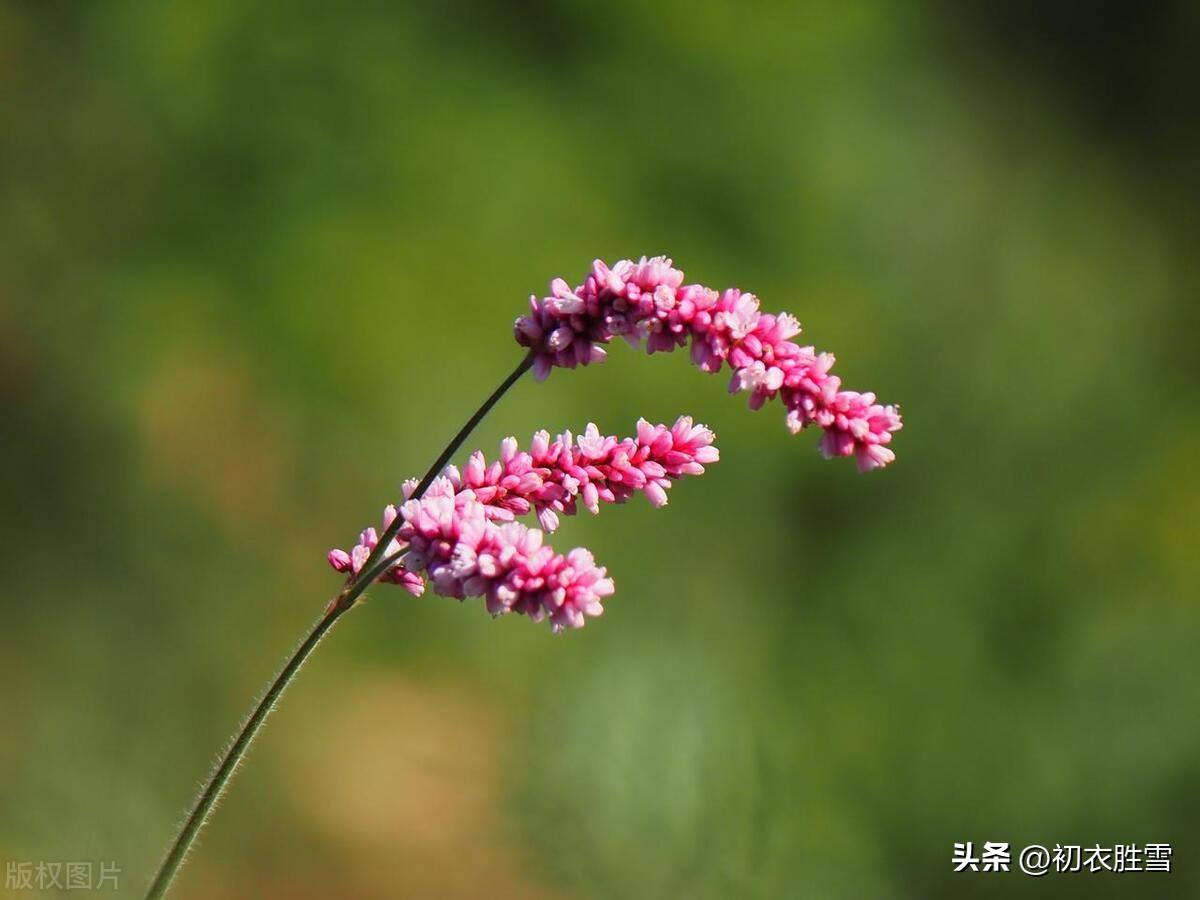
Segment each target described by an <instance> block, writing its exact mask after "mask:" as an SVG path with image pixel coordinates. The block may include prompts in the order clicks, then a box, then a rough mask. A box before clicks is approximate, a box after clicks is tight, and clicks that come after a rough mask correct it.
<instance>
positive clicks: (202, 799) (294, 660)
mask: <svg viewBox="0 0 1200 900" xmlns="http://www.w3.org/2000/svg"><path fill="white" fill-rule="evenodd" d="M532 365H533V354H532V353H530V354H529V355H527V356H526V357H525V358H524V359H522V360H521V363H520V364H519V365H518V366H517V367H516V369H514V370H513V372H512V373H511V374H510V375H509V376H508V377H507V378H506V379H504V381H503V382H502V383H501V385H500V387H498V388H496V390H494V391H493V392H492V394H491V396H489V397H488V398H487V400H485V401H484V402H483V405H482V406H480V407H479V409H477V410H476V411H475V413H474V415H472V416H471V418H470V419H468V420H467V424H466V425H464V426H463V427H462V428H461V429H459V432H458V434H456V435H455V436H454V438H453V439H452V440H451V441H450V444H449V445H448V446H447V447H446V449H445V450H443V451H442V454H441V456H439V457H438V459H437V461H436V462H435V463H434V464H433V465H432V466H431V467H430V468H429V471H428V472H426V473H425V477H424V478H422V479H421V483H420V484H419V485H418V486H417V489H416V490H415V491H414V492H413V494H412V496H413V497H420V496H421V495H423V494H424V493H425V492H426V491H427V490H429V486H430V484H432V483H433V480H434V478H436V477H437V476H438V474H439V473H440V472H441V471H442V469H444V468H445V467H446V464H447V463H448V462H449V461H450V458H451V457H452V456H453V455H454V454H455V452H456V451H457V450H458V448H459V447H460V446H462V443H463V441H465V440H466V439H467V436H468V435H469V434H470V433H471V432H472V431H473V430H474V429H475V426H477V425H478V424H479V423H480V422H481V421H482V420H483V417H484V416H486V415H487V414H488V412H490V411H491V409H492V407H493V406H495V405H496V404H497V403H498V402H499V400H500V398H501V397H503V396H504V394H505V393H506V392H507V391H508V389H509V388H511V387H512V386H513V385H514V384H516V383H517V381H518V380H519V379H520V377H521V376H522V375H524V374H525V373H526V372H527V371H529V369H530V367H532ZM400 525H401V519H400V517H399V516H397V517H396V520H395V522H393V523H392V526H391V527H390V528H388V530H387V531H386V532H385V533H384V534H383V536H382V537H381V538H380V539H379V542H378V543H377V544H376V545H375V549H374V550H373V551H372V553H371V555H370V556H369V557H368V558H367V561H366V563H364V564H363V567H362V568H361V569H360V570H359V574H358V575H357V576H351V578H349V579H348V580H347V581H346V584H345V586H344V587H343V588H342V590H341V593H339V594H338V595H337V596H336V597H335V598H334V599H333V600H332V601H330V603H329V606H328V607H327V608H326V610H325V614H324V615H323V616H321V618H320V619H319V620H318V621H317V623H316V624H315V625H314V626H313V627H312V630H311V631H310V632H309V633H308V636H307V637H306V638H305V639H304V640H303V641H302V642H301V644H300V646H299V647H297V648H296V651H295V652H294V653H293V654H292V656H291V658H290V659H289V660H288V661H287V662H286V663H285V664H284V666H283V668H282V669H281V670H280V672H279V674H278V675H276V676H275V680H274V681H272V682H271V684H270V686H269V687H268V688H267V690H266V693H264V694H263V695H262V697H261V699H260V700H259V701H258V703H257V704H256V705H255V707H254V711H253V712H251V713H250V717H249V718H248V719H246V721H245V723H243V725H242V727H241V729H240V730H239V731H238V733H237V736H236V737H235V738H234V739H233V743H232V744H231V745H230V747H229V749H228V750H226V751H225V755H224V756H222V757H221V762H220V763H218V764H217V768H216V769H215V770H214V771H213V773H212V775H211V776H209V779H208V781H207V782H206V783H205V785H204V789H203V790H201V791H200V796H199V797H197V798H196V803H195V805H194V806H193V807H192V810H191V812H190V813H188V817H187V820H186V821H185V822H184V823H183V828H182V829H180V831H179V835H178V836H177V837H176V838H175V842H174V843H173V844H171V849H170V850H169V851H168V852H167V856H166V859H164V860H163V862H162V865H160V866H159V868H158V872H157V873H156V874H155V876H154V881H153V882H151V884H150V889H149V890H148V891H147V892H146V900H158V898H160V897H163V896H164V895H165V894H166V893H167V891H168V890H169V889H170V887H171V882H172V881H173V880H174V879H175V876H176V875H177V874H178V872H179V869H180V867H181V866H182V865H183V863H184V860H186V859H187V855H188V851H189V850H190V849H191V847H192V844H194V843H195V842H196V837H197V835H199V833H200V830H201V829H202V828H203V827H204V823H205V822H206V821H208V817H209V816H210V815H212V811H213V807H214V806H216V804H217V801H218V800H220V799H221V796H222V795H223V794H224V793H225V790H226V788H227V787H228V785H229V780H230V779H231V778H232V777H233V773H234V772H235V771H236V770H237V767H238V764H239V763H240V762H241V761H242V759H243V758H244V757H245V756H246V752H247V751H248V750H249V749H250V745H251V744H252V743H254V738H255V737H257V736H258V732H259V730H260V729H261V728H262V726H263V723H264V722H265V721H266V719H267V716H269V715H270V714H271V710H273V709H274V708H275V704H276V703H278V702H279V698H280V697H282V696H283V692H284V691H285V690H287V687H288V685H289V684H291V682H292V679H293V678H295V677H296V673H297V672H299V671H300V668H301V666H303V665H304V663H305V661H306V660H307V659H308V657H309V656H310V655H311V654H312V652H313V651H314V650H315V649H317V644H319V643H321V638H323V637H325V635H326V634H327V633H328V632H329V630H330V629H331V628H332V627H333V624H334V622H336V621H337V620H338V619H339V618H341V616H342V615H343V614H344V613H346V612H347V611H348V610H350V609H351V608H352V607H353V606H354V604H355V602H356V601H357V600H358V598H359V597H360V596H361V595H362V593H363V591H365V590H366V589H367V587H368V586H369V585H371V584H372V583H373V582H374V581H375V579H376V578H378V577H379V576H380V575H381V574H383V572H385V571H387V569H388V568H389V567H390V566H391V565H392V563H393V562H394V559H391V558H389V559H386V560H383V563H384V564H383V565H380V564H379V563H380V560H379V557H380V556H381V555H382V554H383V548H384V547H386V546H387V545H388V543H389V542H390V541H391V539H392V538H393V537H395V536H396V532H397V531H399V530H400Z"/></svg>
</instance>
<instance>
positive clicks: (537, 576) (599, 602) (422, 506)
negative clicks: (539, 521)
mask: <svg viewBox="0 0 1200 900" xmlns="http://www.w3.org/2000/svg"><path fill="white" fill-rule="evenodd" d="M400 515H401V516H403V517H404V524H403V525H402V526H401V528H400V533H399V537H400V540H401V541H403V542H404V543H405V544H407V546H408V552H407V553H406V554H405V556H404V565H405V567H406V568H408V569H409V571H410V572H413V571H421V572H424V573H426V574H427V575H428V576H429V580H430V583H431V584H432V585H433V588H434V590H435V591H437V592H438V593H439V594H442V595H443V596H446V597H458V598H459V599H462V598H465V597H483V598H484V600H485V602H486V604H487V609H488V612H490V613H491V614H492V615H494V616H499V615H503V614H505V613H510V612H515V613H523V614H525V615H527V616H529V617H530V618H531V619H533V620H534V621H535V622H538V621H541V620H542V619H544V618H549V620H550V623H551V625H552V626H553V627H554V630H555V631H561V630H562V629H563V628H579V627H581V626H582V625H583V624H584V621H585V618H586V617H588V616H598V615H600V614H601V613H602V612H603V611H604V607H603V599H604V598H605V597H607V596H609V595H610V594H612V592H613V583H612V579H611V578H608V577H607V572H606V570H605V569H604V567H603V566H597V565H596V562H595V560H594V559H593V558H592V554H591V553H589V552H588V551H587V550H584V549H582V548H577V549H575V550H572V551H571V552H570V553H568V554H566V555H565V556H564V555H561V554H558V553H555V552H554V549H553V548H552V547H550V546H549V545H547V544H544V543H543V535H542V532H541V531H539V530H538V529H536V528H528V527H526V526H525V525H522V524H521V523H519V522H504V523H499V522H496V521H494V520H493V519H490V518H488V516H487V515H486V513H485V506H484V504H482V503H480V502H479V501H478V500H477V499H476V498H475V495H474V492H473V491H471V490H469V489H467V490H464V489H461V488H456V487H455V486H454V484H453V483H452V482H451V481H450V479H448V478H444V477H443V478H438V479H437V480H435V481H434V483H433V485H432V486H431V487H430V489H429V491H428V493H426V494H425V496H424V497H422V498H421V499H419V500H409V501H408V502H407V503H405V504H404V505H403V506H402V507H401V509H400Z"/></svg>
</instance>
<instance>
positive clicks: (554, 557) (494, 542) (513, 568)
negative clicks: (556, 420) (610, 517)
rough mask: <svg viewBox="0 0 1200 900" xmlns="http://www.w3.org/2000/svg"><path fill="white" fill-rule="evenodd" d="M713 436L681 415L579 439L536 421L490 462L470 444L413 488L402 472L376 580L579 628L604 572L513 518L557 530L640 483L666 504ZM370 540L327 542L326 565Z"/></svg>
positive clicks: (601, 591)
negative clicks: (628, 431) (458, 463)
mask: <svg viewBox="0 0 1200 900" xmlns="http://www.w3.org/2000/svg"><path fill="white" fill-rule="evenodd" d="M713 440H714V437H713V433H712V432H711V431H709V429H707V428H706V427H704V426H703V425H695V424H693V422H692V420H691V418H689V417H687V416H681V417H680V418H679V419H677V420H676V422H675V424H674V425H671V426H667V425H652V424H651V423H649V422H647V421H645V420H644V419H643V420H640V421H639V422H638V424H637V431H636V434H635V435H633V436H632V437H627V438H616V437H612V436H605V435H601V434H600V431H599V429H598V428H597V427H596V425H595V424H594V423H591V424H589V425H588V426H587V429H586V430H585V431H584V433H583V434H582V435H580V436H578V437H575V436H574V435H572V434H571V432H569V431H568V432H564V433H563V434H560V435H558V436H557V437H555V438H554V439H553V440H552V439H551V438H550V435H549V434H548V433H547V432H545V431H540V432H538V433H537V434H535V435H534V436H533V440H532V441H531V442H530V446H529V449H528V450H522V449H521V448H520V447H519V445H518V444H517V441H516V440H515V439H514V438H506V439H505V440H504V441H503V442H502V443H501V445H500V456H499V458H498V459H497V460H496V461H494V462H492V463H490V464H489V463H488V461H487V459H486V458H485V457H484V456H483V454H482V453H479V452H475V453H473V454H472V455H471V457H470V459H469V461H468V462H467V464H466V466H465V467H464V468H463V469H462V470H461V471H460V470H459V469H458V468H456V467H454V466H448V467H447V468H446V469H445V471H444V472H443V474H442V476H441V477H439V478H438V479H436V480H435V481H434V482H433V484H432V485H431V486H430V488H429V490H428V491H427V492H426V493H425V494H424V495H423V496H422V497H420V498H417V497H414V496H413V494H414V493H415V489H416V486H417V485H416V482H415V481H408V482H405V485H404V496H405V500H406V502H405V503H403V504H402V505H401V507H400V508H399V510H397V509H396V507H394V506H389V507H388V508H387V509H386V510H385V511H384V516H383V522H384V532H385V534H386V533H387V532H388V530H389V529H390V527H391V526H392V524H393V523H394V522H396V520H397V516H399V517H400V518H401V522H402V524H401V525H400V526H399V529H398V531H397V534H396V537H395V538H394V539H392V541H391V542H390V543H389V545H388V548H387V553H386V555H387V556H389V557H395V558H396V559H397V560H398V561H397V562H396V563H395V564H394V565H392V566H391V567H390V568H389V569H388V570H387V572H386V573H385V574H384V575H383V576H381V578H380V580H381V581H387V582H390V583H393V584H400V585H402V586H403V587H404V588H405V589H406V590H408V591H409V592H410V593H412V594H414V595H417V596H419V595H420V594H421V593H422V592H423V590H424V577H428V578H429V582H430V583H431V584H432V585H433V588H434V590H435V591H436V592H437V593H439V594H442V595H444V596H449V597H458V598H460V599H461V598H465V597H484V598H485V600H486V604H487V608H488V610H489V611H490V612H491V613H492V614H493V615H501V614H504V613H508V612H517V613H524V614H525V615H528V616H530V617H531V618H533V619H534V620H541V619H543V618H549V619H550V622H551V623H552V625H553V626H554V628H555V629H556V630H560V629H562V628H565V627H579V626H581V625H582V624H583V623H584V619H585V618H586V617H588V616H596V615H599V614H600V613H601V612H602V610H603V607H602V600H603V598H604V597H606V596H608V595H609V594H611V593H612V589H613V586H612V580H611V579H609V578H607V577H606V572H605V570H604V568H602V567H598V566H596V564H595V561H594V559H593V558H592V555H591V554H590V553H589V552H588V551H587V550H583V549H576V550H573V551H571V552H570V553H568V554H566V555H565V556H563V555H559V554H556V553H555V552H554V551H553V550H552V549H551V548H550V547H549V546H546V545H545V544H544V543H543V537H544V536H543V532H542V531H540V530H538V529H536V528H529V527H526V526H525V525H522V524H520V523H518V522H515V521H514V520H515V518H516V517H517V516H521V515H525V514H527V513H530V512H536V514H537V516H538V520H539V522H540V524H541V526H542V528H543V529H544V530H545V531H554V530H555V529H557V528H558V525H559V515H560V514H562V515H574V514H575V513H576V511H577V508H578V506H579V505H580V503H582V505H583V506H584V507H585V508H587V509H588V510H589V511H591V512H592V513H596V512H599V508H600V503H601V502H602V501H603V502H606V503H623V502H624V501H625V500H627V499H629V497H631V496H633V494H635V493H638V492H641V493H643V494H645V495H646V497H647V498H648V499H649V500H650V502H651V503H653V504H654V505H655V506H663V505H665V504H666V502H667V489H668V488H669V487H670V485H671V482H672V481H674V480H677V479H679V478H682V477H683V476H685V475H700V474H702V473H703V472H704V467H705V465H707V464H709V463H713V462H716V461H717V460H718V459H719V453H718V451H717V448H716V447H715V446H713ZM378 542H379V537H378V535H377V534H376V532H375V529H373V528H368V529H367V530H366V531H364V532H363V533H362V535H361V536H360V538H359V542H358V544H357V545H356V546H355V547H354V548H353V549H352V550H351V551H350V552H346V551H344V550H332V551H330V553H329V562H330V565H332V566H333V567H334V568H335V569H337V570H338V571H339V572H348V573H349V572H353V573H354V574H356V575H357V574H358V573H359V572H360V571H361V570H362V567H363V565H364V564H365V562H366V560H367V558H368V556H369V555H370V553H371V551H372V550H373V549H374V547H375V546H376V545H377V544H378Z"/></svg>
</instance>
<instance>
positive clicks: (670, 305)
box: [516, 256, 901, 471]
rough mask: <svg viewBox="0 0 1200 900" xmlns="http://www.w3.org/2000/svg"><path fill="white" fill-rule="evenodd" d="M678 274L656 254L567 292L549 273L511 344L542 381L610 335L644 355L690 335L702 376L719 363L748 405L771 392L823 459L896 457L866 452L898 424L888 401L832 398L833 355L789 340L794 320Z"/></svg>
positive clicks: (586, 361)
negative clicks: (816, 437) (814, 438)
mask: <svg viewBox="0 0 1200 900" xmlns="http://www.w3.org/2000/svg"><path fill="white" fill-rule="evenodd" d="M683 279H684V276H683V272H681V271H680V270H679V269H676V268H675V267H674V264H673V263H672V262H671V260H670V259H668V258H666V257H663V256H655V257H651V258H647V257H642V258H641V259H640V260H638V261H637V262H633V261H632V260H628V259H623V260H620V261H618V262H616V263H614V264H613V265H612V266H609V265H607V264H606V263H605V262H604V261H603V260H596V261H594V262H593V263H592V268H591V271H590V272H589V274H588V275H587V277H586V278H585V279H584V281H583V283H582V284H580V285H579V286H578V287H576V288H574V289H571V288H570V286H569V285H568V284H567V282H566V281H564V280H563V279H561V278H556V279H554V280H553V282H551V286H550V296H548V297H545V298H542V299H540V300H539V299H538V298H536V297H534V298H533V299H532V301H531V309H530V313H529V315H527V316H523V317H522V318H521V319H518V320H517V327H516V337H517V340H518V342H519V343H520V344H521V345H522V346H525V347H528V348H530V350H531V351H532V352H533V354H534V363H533V372H534V377H535V378H536V379H538V380H539V381H543V380H545V379H546V378H547V377H548V376H549V374H550V372H551V371H552V370H553V369H555V368H574V367H576V366H586V365H590V364H592V363H596V362H600V361H601V360H603V358H604V355H605V350H604V345H606V344H608V343H609V342H610V341H611V340H612V339H613V338H614V337H617V336H620V337H624V338H625V339H626V340H627V341H628V342H629V343H631V344H633V345H634V346H642V347H644V348H645V349H646V351H647V352H648V353H651V354H653V353H657V352H662V351H670V350H674V349H675V348H676V347H679V346H683V345H685V344H687V343H688V341H691V356H692V361H693V362H694V363H695V364H696V365H697V366H698V367H699V368H700V369H701V370H703V371H705V372H709V373H716V372H719V371H720V370H721V369H722V368H723V367H724V366H726V365H728V366H729V368H730V370H731V379H730V383H729V390H730V391H731V392H733V393H737V392H740V391H745V392H747V394H748V402H749V405H750V408H751V409H760V408H762V407H763V406H765V405H766V404H767V403H768V402H770V401H772V400H775V399H777V398H778V399H780V400H781V401H782V402H783V405H784V406H785V408H786V422H787V427H788V429H789V430H790V431H791V432H792V433H796V432H798V431H801V430H803V429H804V428H806V427H807V426H809V425H813V424H815V425H817V426H818V427H819V428H821V429H822V430H823V431H825V432H826V436H825V438H823V440H822V442H821V447H822V452H824V453H826V455H833V456H849V455H854V456H856V457H857V458H858V461H859V466H860V468H863V470H864V471H866V470H868V469H872V468H880V467H882V466H885V465H888V464H889V463H890V462H891V461H892V460H893V459H895V454H894V453H892V452H890V451H889V452H888V453H883V452H882V451H879V450H870V449H867V448H870V447H879V446H881V445H884V444H887V443H889V442H890V440H891V435H892V434H894V433H895V432H896V431H899V430H900V427H901V423H900V416H899V413H898V412H897V410H896V407H894V406H889V407H879V409H880V410H886V412H870V413H867V412H866V410H873V409H874V408H875V406H876V404H875V403H874V399H873V398H872V399H871V400H870V401H864V402H862V403H858V402H857V401H851V400H849V399H847V398H842V399H841V400H839V399H838V397H839V391H840V390H841V381H840V379H838V377H837V376H835V375H832V374H830V368H831V367H832V365H833V356H832V354H827V353H821V354H818V353H816V351H815V350H814V349H813V348H812V347H802V346H800V345H798V344H796V343H794V342H793V338H795V337H796V336H797V335H799V334H800V322H799V321H798V320H797V319H796V318H795V317H794V316H792V315H789V314H788V313H780V314H778V315H772V314H768V313H763V312H761V311H760V309H759V301H758V298H757V297H756V296H755V295H754V294H751V293H745V292H742V291H740V290H738V289H737V288H729V289H727V290H725V291H722V292H719V293H718V292H717V291H715V290H713V289H711V288H707V287H705V286H703V285H699V284H688V285H684V284H683ZM854 396H856V397H857V396H858V395H857V394H856V395H854ZM863 396H865V395H863ZM847 404H850V405H852V406H855V409H853V410H851V415H850V416H849V417H848V418H847V413H846V411H845V410H843V409H842V408H841V407H844V406H846V405H847ZM859 407H861V409H860V408H859ZM831 429H832V431H833V436H832V437H830V436H829V434H830V430H831ZM844 429H849V433H850V435H851V437H852V438H853V445H852V446H849V449H848V452H842V451H843V450H846V449H847V445H846V444H845V439H844V438H843V437H842V436H841V433H842V431H843V430H844Z"/></svg>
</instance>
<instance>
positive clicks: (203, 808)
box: [146, 582, 369, 900]
mask: <svg viewBox="0 0 1200 900" xmlns="http://www.w3.org/2000/svg"><path fill="white" fill-rule="evenodd" d="M368 583H369V582H363V586H365V585H366V584H368ZM354 588H357V590H354V589H353V588H352V589H351V590H350V591H343V593H342V594H341V595H339V596H338V598H337V599H336V600H335V601H334V602H333V603H332V604H331V605H330V607H329V610H328V611H327V612H326V613H325V615H323V616H322V617H321V619H320V620H319V621H318V622H317V624H316V625H314V626H313V629H312V631H310V632H309V633H308V637H306V638H305V639H304V641H303V642H302V643H301V644H300V646H299V647H297V648H296V652H295V653H293V654H292V657H291V659H289V660H288V661H287V663H286V664H285V665H284V667H283V668H282V669H281V670H280V672H279V674H278V675H276V676H275V680H274V681H272V682H271V686H270V687H268V688H267V691H266V693H265V694H263V695H262V698H261V699H260V700H259V701H258V704H257V705H256V706H255V707H254V712H252V713H250V717H249V718H248V719H247V720H246V722H245V724H243V725H242V728H241V731H239V732H238V735H237V737H236V738H234V741H233V743H232V744H231V745H230V747H229V749H228V750H226V751H225V755H224V756H223V757H221V762H220V763H219V764H218V765H217V768H216V769H215V770H214V771H213V773H212V775H211V776H209V779H208V782H207V783H206V784H205V785H204V789H203V790H202V791H201V792H200V796H199V797H198V798H197V799H196V805H195V806H194V807H193V808H192V811H191V813H190V814H189V815H188V817H187V821H185V822H184V823H183V828H182V829H181V830H180V832H179V836H178V837H176V838H175V843H173V844H172V845H171V849H170V850H169V851H168V852H167V857H166V859H164V860H163V862H162V865H161V866H159V869H158V873H157V874H156V875H155V876H154V881H153V883H152V884H151V885H150V889H149V890H148V891H147V892H146V898H147V900H156V898H158V897H162V896H163V895H164V894H166V892H167V889H168V888H169V887H170V886H171V882H172V881H173V880H174V878H175V875H176V873H177V872H178V871H179V867H180V866H182V865H183V862H184V860H185V859H186V858H187V854H188V850H190V849H191V846H192V844H193V843H194V842H195V840H196V836H197V835H198V834H199V833H200V829H201V828H202V827H204V823H205V821H206V820H207V819H208V817H209V815H210V814H211V813H212V809H213V807H214V806H215V805H216V803H217V801H218V800H220V799H221V795H222V794H223V793H225V788H226V786H227V785H228V784H229V779H230V778H231V777H232V776H233V773H234V771H235V770H236V769H237V767H238V763H240V762H241V761H242V758H243V757H244V756H245V755H246V751H247V750H249V749H250V744H251V743H252V742H253V741H254V738H255V736H256V735H257V734H258V731H259V729H260V728H262V725H263V722H265V721H266V719H267V716H268V715H270V713H271V710H272V709H274V707H275V704H276V703H277V702H278V701H279V698H280V697H281V696H283V692H284V691H285V690H286V689H287V686H288V685H289V684H290V683H291V681H292V679H293V678H295V677H296V673H297V672H299V671H300V667H301V666H303V665H304V661H305V660H307V659H308V657H309V655H310V654H311V653H312V652H313V650H315V649H316V648H317V644H319V643H320V642H321V638H323V637H325V634H326V633H327V632H328V631H329V629H330V628H332V627H333V623H334V622H336V621H337V620H338V618H339V617H340V616H341V615H342V614H343V613H344V612H346V611H347V610H348V609H350V607H351V606H353V605H354V599H355V598H356V597H357V596H358V594H361V593H362V588H361V587H359V586H358V585H355V586H354Z"/></svg>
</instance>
